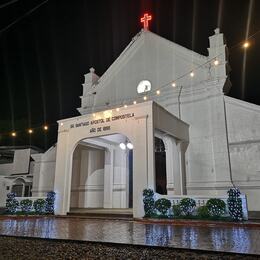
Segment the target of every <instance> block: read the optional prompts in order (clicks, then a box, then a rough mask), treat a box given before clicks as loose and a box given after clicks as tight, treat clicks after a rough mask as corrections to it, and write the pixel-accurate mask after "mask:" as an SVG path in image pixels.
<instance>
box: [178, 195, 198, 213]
mask: <svg viewBox="0 0 260 260" xmlns="http://www.w3.org/2000/svg"><path fill="white" fill-rule="evenodd" d="M179 206H180V209H181V212H182V214H183V215H184V216H190V215H192V213H193V212H194V210H195V207H196V201H195V200H194V199H191V198H184V199H182V200H181V201H180V203H179Z"/></svg>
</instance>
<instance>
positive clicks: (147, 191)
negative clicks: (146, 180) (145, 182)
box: [143, 189, 154, 197]
mask: <svg viewBox="0 0 260 260" xmlns="http://www.w3.org/2000/svg"><path fill="white" fill-rule="evenodd" d="M153 196H154V191H153V190H152V189H144V190H143V197H153Z"/></svg>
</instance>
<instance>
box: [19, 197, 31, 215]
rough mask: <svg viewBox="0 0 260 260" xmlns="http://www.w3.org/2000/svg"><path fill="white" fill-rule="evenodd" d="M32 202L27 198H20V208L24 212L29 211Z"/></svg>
mask: <svg viewBox="0 0 260 260" xmlns="http://www.w3.org/2000/svg"><path fill="white" fill-rule="evenodd" d="M32 204H33V203H32V201H31V200H29V199H25V200H21V201H20V207H21V210H22V211H24V212H26V213H28V212H30V211H31V209H32Z"/></svg>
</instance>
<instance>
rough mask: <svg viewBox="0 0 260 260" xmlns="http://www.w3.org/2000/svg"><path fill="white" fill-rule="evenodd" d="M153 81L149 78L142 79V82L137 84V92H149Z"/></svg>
mask: <svg viewBox="0 0 260 260" xmlns="http://www.w3.org/2000/svg"><path fill="white" fill-rule="evenodd" d="M151 87H152V85H151V82H150V81H149V80H142V81H140V83H139V84H138V86H137V93H138V94H140V93H144V92H148V91H150V90H151Z"/></svg>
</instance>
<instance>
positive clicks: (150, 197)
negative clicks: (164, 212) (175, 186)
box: [143, 189, 155, 217]
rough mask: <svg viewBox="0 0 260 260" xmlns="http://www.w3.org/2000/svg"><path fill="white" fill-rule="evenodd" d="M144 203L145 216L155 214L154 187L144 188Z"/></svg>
mask: <svg viewBox="0 0 260 260" xmlns="http://www.w3.org/2000/svg"><path fill="white" fill-rule="evenodd" d="M143 203H144V212H145V217H152V216H153V215H154V214H155V201H154V192H153V190H152V189H145V190H143Z"/></svg>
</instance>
